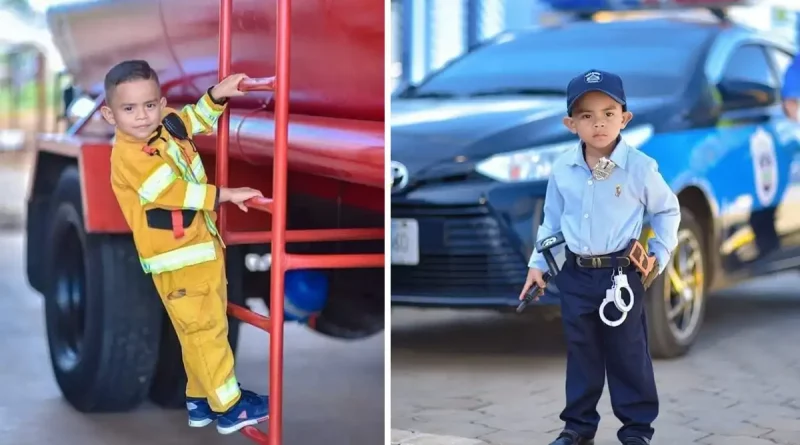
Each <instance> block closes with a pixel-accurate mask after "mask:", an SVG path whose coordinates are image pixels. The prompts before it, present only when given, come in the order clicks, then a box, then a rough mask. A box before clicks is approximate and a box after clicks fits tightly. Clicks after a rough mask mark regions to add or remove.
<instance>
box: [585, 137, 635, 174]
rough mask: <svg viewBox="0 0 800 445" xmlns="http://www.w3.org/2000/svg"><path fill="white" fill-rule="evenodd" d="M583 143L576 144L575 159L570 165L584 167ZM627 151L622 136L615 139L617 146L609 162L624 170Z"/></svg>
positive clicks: (628, 148)
mask: <svg viewBox="0 0 800 445" xmlns="http://www.w3.org/2000/svg"><path fill="white" fill-rule="evenodd" d="M583 148H584V147H583V141H581V142H578V147H577V150H575V157H574V158H573V160H572V165H584V166H585V165H586V159H584V156H583ZM628 151H630V146H629V145H628V144H627V143H626V142H625V140H624V139H622V136H618V137H617V146H616V147H614V151H612V152H611V161H612V162H613V163H614V164H616V165H617V167H620V168H623V169H624V168H625V166H626V165H627V163H628V162H627V161H628ZM587 168H588V167H587Z"/></svg>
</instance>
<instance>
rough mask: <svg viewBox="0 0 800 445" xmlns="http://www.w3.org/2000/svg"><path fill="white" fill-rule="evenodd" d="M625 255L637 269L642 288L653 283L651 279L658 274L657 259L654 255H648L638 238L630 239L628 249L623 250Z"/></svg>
mask: <svg viewBox="0 0 800 445" xmlns="http://www.w3.org/2000/svg"><path fill="white" fill-rule="evenodd" d="M625 256H627V257H628V258H629V259H630V260H631V264H633V265H634V266H636V269H637V270H638V271H639V275H640V276H641V278H642V283H643V284H644V288H645V289H647V288H648V287H650V285H651V284H653V280H655V278H656V276H657V275H658V261H657V260H656V257H655V256H651V255H648V254H647V250H646V249H645V248H644V246H642V244H641V243H640V242H639V241H638V240H632V241H631V243H630V245H629V246H628V250H627V251H626V252H625Z"/></svg>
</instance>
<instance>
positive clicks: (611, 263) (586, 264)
mask: <svg viewBox="0 0 800 445" xmlns="http://www.w3.org/2000/svg"><path fill="white" fill-rule="evenodd" d="M570 256H572V257H575V264H577V265H578V267H583V268H585V269H611V268H613V267H628V266H630V265H631V259H630V258H628V257H627V256H623V255H622V254H621V253H617V252H614V253H612V254H609V255H599V256H578V255H575V254H574V253H572V252H570V251H569V249H567V260H568V261H572V260H571V259H570V258H569V257H570Z"/></svg>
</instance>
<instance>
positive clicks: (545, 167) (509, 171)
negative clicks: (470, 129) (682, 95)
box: [475, 125, 653, 182]
mask: <svg viewBox="0 0 800 445" xmlns="http://www.w3.org/2000/svg"><path fill="white" fill-rule="evenodd" d="M652 135H653V126H652V125H642V126H639V127H634V128H631V129H628V130H623V131H622V137H623V138H624V139H625V142H627V143H628V144H629V145H632V146H634V147H639V146H640V145H642V144H644V143H645V142H647V140H648V139H650V137H651V136H652ZM576 143H577V142H576V141H568V142H559V143H557V144H551V145H541V146H538V147H531V148H525V149H522V150H515V151H511V152H506V153H500V154H497V155H494V156H492V157H490V158H488V159H485V160H483V161H481V162H479V163H478V164H477V165H476V166H475V170H477V172H478V173H480V174H482V175H484V176H488V177H490V178H492V179H494V180H496V181H501V182H523V181H541V180H544V179H547V178H548V177H549V176H550V171H551V170H552V169H553V162H554V161H555V160H556V159H557V158H558V157H559V156H561V154H563V153H564V152H565V151H567V150H569V149H570V148H572V147H574V146H575V144H576Z"/></svg>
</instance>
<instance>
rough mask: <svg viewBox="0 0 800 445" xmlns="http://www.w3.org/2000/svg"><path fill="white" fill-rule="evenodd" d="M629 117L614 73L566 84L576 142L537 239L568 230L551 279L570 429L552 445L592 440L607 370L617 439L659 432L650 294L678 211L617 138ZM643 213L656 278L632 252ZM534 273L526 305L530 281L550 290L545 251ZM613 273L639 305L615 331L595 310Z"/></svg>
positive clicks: (673, 240)
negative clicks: (563, 346) (643, 271)
mask: <svg viewBox="0 0 800 445" xmlns="http://www.w3.org/2000/svg"><path fill="white" fill-rule="evenodd" d="M632 118H633V114H632V113H631V112H630V111H628V110H627V105H626V100H625V92H624V89H623V85H622V80H621V79H620V78H619V77H618V76H616V75H614V74H611V73H607V72H603V71H598V70H592V71H588V72H586V73H584V74H582V75H580V76H578V77H575V78H574V79H572V81H570V83H569V86H568V88H567V116H566V117H565V118H564V125H566V126H567V128H569V130H570V131H572V133H574V134H577V135H578V137H579V138H580V143H579V144H575V147H574V148H573V149H571V150H570V151H568V152H567V153H565V154H564V155H562V156H560V157H559V159H558V160H557V161H556V162H555V163H554V165H553V173H552V175H551V176H550V180H549V181H548V185H547V193H546V197H545V204H544V221H543V223H542V226H541V227H540V229H539V232H538V239H540V240H543V239H545V238H547V237H549V236H552V235H554V234H556V233H558V232H562V233H563V235H564V239H565V241H566V261H565V263H564V265H563V269H562V271H561V272H560V273H559V274H557V275H556V278H555V280H556V281H555V282H554V283H555V284H556V285H557V286H558V288H559V290H560V291H561V312H562V317H563V318H562V320H563V325H564V334H565V337H566V340H567V344H568V346H567V376H566V380H567V381H566V407H565V408H564V410H563V412H562V413H561V420H563V421H564V422H565V427H564V430H563V431H562V433H561V434H560V435H559V436H558V438H557V439H556V440H555V441H554V442H553V443H552V444H551V445H587V444H593V443H594V436H595V433H596V431H597V426H598V423H599V422H600V415H599V414H598V412H597V402H598V400H599V399H600V396H601V394H602V392H603V387H604V383H605V376H606V373H607V375H608V386H609V391H610V395H611V404H612V407H613V411H614V414H615V415H616V417H617V418H618V419H619V420H620V421H621V422H622V423H623V425H622V427H621V428H620V430H619V432H618V434H617V437H618V438H619V440H620V442H621V443H623V444H625V445H647V444H649V443H650V440H651V438H652V436H653V432H654V430H653V427H652V422H653V421H654V420H655V418H656V416H657V415H658V394H657V392H656V384H655V378H654V375H653V365H652V359H651V357H650V352H649V349H648V344H647V335H646V333H647V328H646V320H645V311H644V309H643V303H644V294H645V288H646V286H649V283H651V282H652V280H653V279H654V277H655V276H657V275H658V274H660V273H661V272H663V271H664V269H665V267H666V265H667V262H668V260H669V258H670V255H671V252H672V250H673V249H675V247H676V245H677V232H678V226H679V224H680V207H679V205H678V199H677V197H676V196H675V194H674V193H673V192H672V190H671V189H670V188H669V186H668V185H667V184H666V182H665V181H664V179H663V177H662V176H661V174H660V173H659V172H658V166H657V164H656V162H655V161H654V160H653V159H652V158H650V157H648V156H647V155H645V154H644V153H642V152H640V151H638V150H637V149H636V148H634V147H631V146H629V145H628V144H626V143H625V141H624V140H622V138H621V137H620V131H621V130H622V129H624V128H625V126H626V125H628V123H629V122H630V121H631V119H632ZM609 161H610V162H609ZM645 212H647V213H648V214H649V216H650V224H651V226H652V229H653V231H654V233H655V237H654V238H652V239H650V240H649V243H648V244H649V249H650V253H651V255H655V259H656V260H657V262H656V263H655V267H654V268H653V273H651V274H649V276H647V277H641V276H640V275H639V273H637V270H636V268H635V267H634V265H633V264H632V263H633V261H632V260H631V259H630V258H629V257H627V256H626V255H627V252H628V251H629V246H632V245H633V244H632V241H633V240H637V239H638V238H639V236H640V234H641V231H642V225H643V221H642V219H643V215H644V213H645ZM529 267H530V270H529V272H528V277H527V280H526V283H525V287H524V289H523V291H522V293H521V294H520V299H523V298H524V295H525V293H526V292H527V291H528V289H530V288H531V287H532V286H533V285H534V284H538V285H539V286H541V287H542V288H543V287H545V286H546V283H545V281H544V280H543V277H542V274H543V271H544V270H547V263H546V261H545V260H544V258H543V256H542V255H541V253H539V252H534V253H533V255H532V256H531V259H530V262H529ZM617 274H622V275H624V276H625V277H626V278H627V280H628V283H629V286H630V289H631V290H632V291H633V301H634V306H633V307H632V309H631V310H630V312H628V314H627V319H626V320H625V321H624V322H623V323H622V324H621V325H619V326H617V327H611V326H610V325H606V324H604V323H603V322H602V321H601V319H600V316H599V313H598V310H599V307H600V304H601V303H602V301H603V299H604V297H605V295H606V290H607V289H609V288H610V287H611V286H612V281H613V276H614V275H617ZM643 281H644V282H643ZM613 311H616V316H617V318H618V317H619V316H621V315H622V313H621V312H619V311H618V310H617V309H616V308H614V307H613V305H609V306H608V308H607V309H606V312H605V313H606V314H613V313H614V312H613ZM607 317H608V318H609V319H611V320H613V319H614V318H613V317H614V315H607Z"/></svg>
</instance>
